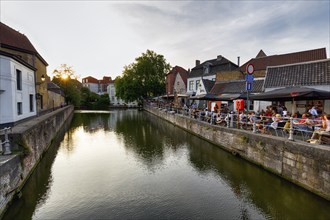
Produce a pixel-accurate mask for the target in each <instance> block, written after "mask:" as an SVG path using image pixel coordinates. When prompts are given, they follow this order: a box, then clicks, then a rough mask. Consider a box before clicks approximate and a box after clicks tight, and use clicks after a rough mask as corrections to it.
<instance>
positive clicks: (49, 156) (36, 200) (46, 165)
mask: <svg viewBox="0 0 330 220" xmlns="http://www.w3.org/2000/svg"><path fill="white" fill-rule="evenodd" d="M70 121H71V118H70V119H68V120H67V123H66V124H64V126H63V127H62V128H61V129H60V131H59V133H58V134H57V136H56V138H55V139H54V140H53V142H52V144H51V146H50V147H49V149H48V151H47V153H46V154H45V156H44V157H43V159H42V160H41V162H40V164H39V165H38V166H37V167H36V169H35V170H34V172H33V174H32V175H31V177H30V178H29V179H28V181H27V183H26V184H25V186H24V188H23V190H22V197H21V198H20V199H16V200H14V203H13V204H12V205H11V207H10V208H9V209H8V210H7V212H6V213H5V216H4V217H3V220H13V219H15V220H19V219H32V216H33V213H34V211H35V210H36V208H37V206H42V205H43V204H44V202H45V201H46V200H47V199H48V197H49V193H50V189H51V187H52V183H53V175H52V165H53V162H54V160H55V158H56V155H57V151H58V148H59V146H60V143H61V142H62V141H63V140H64V136H65V133H66V131H67V130H68V128H69V126H70Z"/></svg>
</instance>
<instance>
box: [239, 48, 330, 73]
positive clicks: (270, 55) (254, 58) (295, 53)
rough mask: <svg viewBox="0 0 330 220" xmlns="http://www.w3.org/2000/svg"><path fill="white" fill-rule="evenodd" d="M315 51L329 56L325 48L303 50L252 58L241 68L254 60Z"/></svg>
mask: <svg viewBox="0 0 330 220" xmlns="http://www.w3.org/2000/svg"><path fill="white" fill-rule="evenodd" d="M315 50H324V52H325V55H326V54H327V50H326V48H325V47H320V48H316V49H310V50H303V51H298V52H291V53H283V54H273V55H269V56H268V55H267V56H265V57H258V58H257V57H255V58H251V59H250V60H248V61H247V62H245V63H244V64H242V65H241V66H240V67H239V68H242V67H244V66H245V65H247V64H248V63H250V62H251V61H252V60H259V59H266V58H269V57H276V56H286V55H292V54H299V53H304V52H310V51H315ZM286 65H290V64H286Z"/></svg>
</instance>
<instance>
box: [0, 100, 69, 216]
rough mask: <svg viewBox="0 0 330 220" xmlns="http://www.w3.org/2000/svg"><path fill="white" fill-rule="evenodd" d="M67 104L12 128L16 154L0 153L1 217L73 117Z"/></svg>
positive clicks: (13, 149) (10, 136) (13, 145)
mask: <svg viewBox="0 0 330 220" xmlns="http://www.w3.org/2000/svg"><path fill="white" fill-rule="evenodd" d="M73 111H74V108H73V106H66V107H64V108H60V109H57V110H56V111H53V112H51V113H48V114H45V115H43V116H40V117H36V118H34V119H31V120H29V121H26V122H24V123H21V124H19V125H16V126H15V127H13V128H12V132H11V134H10V135H9V140H10V144H11V150H12V152H13V154H12V155H0V218H1V216H2V215H3V214H4V212H5V210H6V208H7V207H8V205H9V204H10V202H11V201H12V200H13V198H14V197H15V195H18V196H19V195H20V190H21V188H22V187H23V186H24V183H25V182H26V180H27V179H28V178H29V176H30V175H31V174H32V172H33V170H34V168H35V167H36V166H37V164H38V162H39V161H40V159H41V158H42V156H43V154H44V153H45V152H46V151H47V149H48V148H49V146H50V144H51V143H52V140H53V139H54V138H55V137H56V135H57V134H58V132H59V131H60V129H63V126H68V125H69V124H70V122H71V119H72V116H73Z"/></svg>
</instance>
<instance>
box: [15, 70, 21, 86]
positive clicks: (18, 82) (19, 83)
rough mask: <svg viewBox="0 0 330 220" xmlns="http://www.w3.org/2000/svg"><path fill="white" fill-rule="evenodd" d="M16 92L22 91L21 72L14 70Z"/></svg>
mask: <svg viewBox="0 0 330 220" xmlns="http://www.w3.org/2000/svg"><path fill="white" fill-rule="evenodd" d="M16 83H17V90H22V71H20V70H16Z"/></svg>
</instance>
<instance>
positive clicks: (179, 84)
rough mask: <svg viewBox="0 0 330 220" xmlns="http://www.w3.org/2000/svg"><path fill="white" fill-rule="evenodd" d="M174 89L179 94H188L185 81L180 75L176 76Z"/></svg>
mask: <svg viewBox="0 0 330 220" xmlns="http://www.w3.org/2000/svg"><path fill="white" fill-rule="evenodd" d="M174 89H175V91H176V93H177V94H186V92H187V88H186V85H185V83H184V82H183V79H182V77H181V75H180V74H179V73H178V74H176V77H175V80H174Z"/></svg>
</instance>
